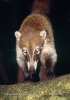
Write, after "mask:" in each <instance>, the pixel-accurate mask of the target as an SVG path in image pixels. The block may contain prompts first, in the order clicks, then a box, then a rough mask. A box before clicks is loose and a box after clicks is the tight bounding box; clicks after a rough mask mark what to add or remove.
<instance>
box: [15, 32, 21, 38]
mask: <svg viewBox="0 0 70 100" xmlns="http://www.w3.org/2000/svg"><path fill="white" fill-rule="evenodd" d="M15 37H16V39H20V37H21V33H20V32H19V31H16V32H15Z"/></svg>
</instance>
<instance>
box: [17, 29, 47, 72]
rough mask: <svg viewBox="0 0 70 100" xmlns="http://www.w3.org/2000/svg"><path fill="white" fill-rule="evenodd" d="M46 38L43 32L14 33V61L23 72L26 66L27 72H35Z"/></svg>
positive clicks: (45, 33)
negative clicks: (15, 60)
mask: <svg viewBox="0 0 70 100" xmlns="http://www.w3.org/2000/svg"><path fill="white" fill-rule="evenodd" d="M46 36H47V32H46V31H45V30H43V31H41V32H38V33H37V34H22V33H20V32H19V31H16V32H15V37H16V59H17V63H18V65H19V66H20V67H22V69H23V70H25V69H24V68H25V66H27V69H28V71H32V72H33V71H36V69H37V64H38V62H39V61H40V55H41V52H42V48H43V45H44V41H45V39H46Z"/></svg>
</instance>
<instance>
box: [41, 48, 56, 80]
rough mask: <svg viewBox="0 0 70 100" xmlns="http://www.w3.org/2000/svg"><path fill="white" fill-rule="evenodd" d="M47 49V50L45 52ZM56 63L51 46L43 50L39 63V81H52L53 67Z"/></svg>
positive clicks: (54, 52) (54, 53)
mask: <svg viewBox="0 0 70 100" xmlns="http://www.w3.org/2000/svg"><path fill="white" fill-rule="evenodd" d="M47 49H48V50H47ZM56 61H57V54H56V51H55V49H54V48H52V47H51V46H49V47H47V48H45V49H43V51H42V54H41V63H42V66H41V67H40V74H39V77H40V80H47V79H52V78H54V77H55V75H54V66H55V63H56Z"/></svg>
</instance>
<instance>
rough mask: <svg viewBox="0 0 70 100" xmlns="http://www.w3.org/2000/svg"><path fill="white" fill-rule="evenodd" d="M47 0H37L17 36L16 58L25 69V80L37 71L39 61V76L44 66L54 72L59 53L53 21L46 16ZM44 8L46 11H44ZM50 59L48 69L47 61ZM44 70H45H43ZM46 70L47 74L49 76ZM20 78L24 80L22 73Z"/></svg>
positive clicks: (16, 33) (20, 66) (23, 69)
mask: <svg viewBox="0 0 70 100" xmlns="http://www.w3.org/2000/svg"><path fill="white" fill-rule="evenodd" d="M46 3H47V0H35V3H34V6H33V10H32V13H31V14H30V15H29V16H27V17H26V19H25V20H24V21H23V22H22V24H21V26H20V29H19V32H18V31H17V32H15V36H16V59H17V63H18V65H19V68H20V69H21V70H22V71H23V72H22V73H23V75H24V78H23V81H24V80H25V78H26V77H32V74H33V73H36V70H37V67H38V62H40V63H41V66H42V67H41V66H40V70H41V71H39V72H40V73H39V77H40V79H43V78H42V76H43V75H42V71H43V69H42V68H46V69H45V70H46V71H47V72H50V73H51V72H52V73H53V68H52V67H53V65H54V64H55V62H56V59H57V54H56V50H55V45H54V37H53V30H52V26H51V23H50V21H49V19H48V17H47V16H45V13H46V9H47V6H46V5H47V4H46ZM43 10H44V11H43ZM48 59H49V60H50V61H49V62H51V63H49V66H51V65H52V67H50V71H48V69H49V68H48V67H46V66H47V65H46V64H47V63H48V62H47V61H48ZM50 64H51V65H50ZM43 72H44V71H43ZM47 72H46V76H47ZM43 74H45V72H44V73H43ZM18 76H19V79H18V80H21V81H22V78H20V75H18ZM44 79H45V76H44Z"/></svg>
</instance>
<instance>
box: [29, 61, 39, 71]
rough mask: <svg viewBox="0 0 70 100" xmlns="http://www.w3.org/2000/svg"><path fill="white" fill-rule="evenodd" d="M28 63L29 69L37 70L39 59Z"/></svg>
mask: <svg viewBox="0 0 70 100" xmlns="http://www.w3.org/2000/svg"><path fill="white" fill-rule="evenodd" d="M27 64H28V70H30V71H36V69H37V61H34V62H28V63H27Z"/></svg>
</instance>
